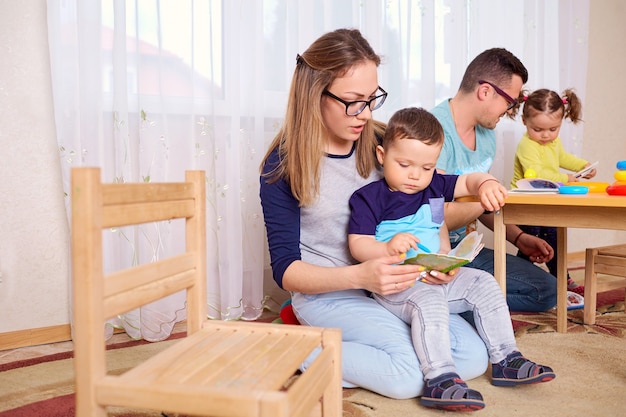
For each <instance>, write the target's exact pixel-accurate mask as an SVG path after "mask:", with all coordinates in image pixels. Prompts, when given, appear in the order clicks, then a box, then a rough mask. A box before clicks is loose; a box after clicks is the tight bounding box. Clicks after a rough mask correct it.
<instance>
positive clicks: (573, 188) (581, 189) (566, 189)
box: [559, 185, 589, 194]
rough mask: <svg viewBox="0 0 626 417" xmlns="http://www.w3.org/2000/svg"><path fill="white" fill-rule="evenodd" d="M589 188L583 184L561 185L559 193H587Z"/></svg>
mask: <svg viewBox="0 0 626 417" xmlns="http://www.w3.org/2000/svg"><path fill="white" fill-rule="evenodd" d="M588 192H589V188H588V187H585V186H584V185H562V186H560V187H559V194H587V193H588Z"/></svg>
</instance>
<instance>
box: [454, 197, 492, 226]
mask: <svg viewBox="0 0 626 417" xmlns="http://www.w3.org/2000/svg"><path fill="white" fill-rule="evenodd" d="M484 212H485V209H484V208H483V207H482V206H481V205H480V203H470V202H463V203H459V202H456V201H452V202H449V203H446V204H445V206H444V217H445V221H446V226H448V230H456V229H459V228H461V227H465V226H467V225H468V224H470V223H471V222H473V221H474V220H476V219H477V218H478V217H479V216H480V215H481V214H483V213H484Z"/></svg>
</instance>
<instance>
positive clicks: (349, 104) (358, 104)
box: [322, 87, 387, 116]
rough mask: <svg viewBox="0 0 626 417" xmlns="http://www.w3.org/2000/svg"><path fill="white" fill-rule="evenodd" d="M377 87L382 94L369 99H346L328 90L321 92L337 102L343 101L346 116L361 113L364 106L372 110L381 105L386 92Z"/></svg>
mask: <svg viewBox="0 0 626 417" xmlns="http://www.w3.org/2000/svg"><path fill="white" fill-rule="evenodd" d="M378 89H379V90H380V91H381V93H382V94H380V95H378V96H376V97H374V98H372V99H369V100H356V101H346V100H344V99H341V98H339V97H337V96H336V95H334V94H333V93H331V92H330V91H328V90H324V91H323V92H322V94H325V95H327V96H328V97H332V98H334V99H335V100H337V101H338V102H340V103H343V104H344V105H345V106H346V115H347V116H356V115H357V114H361V112H363V110H365V108H366V107H369V108H370V111H374V110H376V109H378V108H380V106H382V105H383V103H384V102H385V99H386V98H387V92H386V91H385V90H383V89H382V88H380V87H378Z"/></svg>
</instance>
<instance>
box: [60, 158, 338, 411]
mask: <svg viewBox="0 0 626 417" xmlns="http://www.w3.org/2000/svg"><path fill="white" fill-rule="evenodd" d="M71 198H72V267H73V303H74V305H73V326H74V335H75V338H74V348H75V382H76V415H77V416H80V417H87V416H98V417H102V416H106V415H107V411H106V407H107V406H119V407H126V408H131V409H150V410H156V411H161V412H166V413H167V412H178V413H184V414H189V415H196V416H198V415H205V416H242V417H243V416H260V417H279V416H284V417H287V416H289V417H293V416H309V415H311V414H321V415H323V416H340V415H341V414H342V389H341V358H340V355H341V333H340V331H339V330H338V329H325V328H315V327H309V326H290V325H280V324H269V323H253V322H243V321H219V320H208V319H207V302H206V281H205V280H206V255H205V253H206V252H205V249H206V236H205V176H204V173H203V172H202V171H188V172H187V173H186V179H185V182H180V183H158V184H157V183H154V184H151V183H132V184H102V183H101V180H100V170H99V169H98V168H74V169H73V170H72V192H71ZM175 218H185V219H186V220H185V222H186V225H185V231H186V232H185V235H186V252H184V253H182V254H179V255H175V256H172V257H170V258H168V259H162V260H159V261H156V262H153V263H148V264H144V265H139V266H136V267H132V268H129V269H126V270H123V271H118V272H114V273H111V274H108V275H106V276H105V275H104V274H103V261H102V249H103V244H102V236H103V235H102V229H107V228H113V227H121V226H125V225H131V224H140V223H146V222H155V221H163V220H169V219H175ZM181 290H186V294H187V305H186V308H187V337H185V338H183V339H180V340H179V341H177V342H175V344H173V345H171V346H170V347H168V348H166V349H165V350H164V351H161V352H160V353H158V354H156V355H155V356H153V357H152V358H150V359H148V360H146V361H145V362H143V363H141V364H139V365H138V366H136V367H134V368H133V369H131V370H129V371H127V372H125V373H124V374H122V375H108V374H107V372H106V358H105V331H104V323H105V321H106V320H107V319H109V318H111V317H114V316H116V315H118V314H122V313H124V312H127V311H130V310H132V309H135V308H137V307H139V306H141V305H143V304H146V303H149V302H152V301H154V300H157V299H159V298H163V297H164V296H166V295H169V294H172V293H176V292H179V291H181ZM314 351H315V352H318V355H317V356H316V359H315V360H314V361H313V362H312V363H311V365H310V366H309V367H308V368H307V369H306V370H304V371H302V373H301V374H300V375H297V376H296V377H294V375H295V374H297V372H298V369H299V367H300V365H301V364H302V362H303V361H304V360H305V359H306V358H307V357H308V356H309V355H310V354H311V353H312V352H314Z"/></svg>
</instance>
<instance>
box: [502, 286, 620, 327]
mask: <svg viewBox="0 0 626 417" xmlns="http://www.w3.org/2000/svg"><path fill="white" fill-rule="evenodd" d="M624 294H625V291H624V290H623V289H617V290H612V291H607V292H603V293H599V294H598V306H599V307H598V308H597V309H596V312H597V313H596V323H595V324H593V325H586V324H584V323H583V310H582V309H578V310H570V311H568V312H567V332H568V333H599V334H605V335H608V336H615V337H619V338H624V337H626V315H625V314H624ZM511 319H512V322H513V329H514V330H515V335H516V336H521V335H522V334H525V333H530V334H532V333H552V332H556V311H554V310H551V311H546V312H543V313H516V312H512V313H511Z"/></svg>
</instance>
